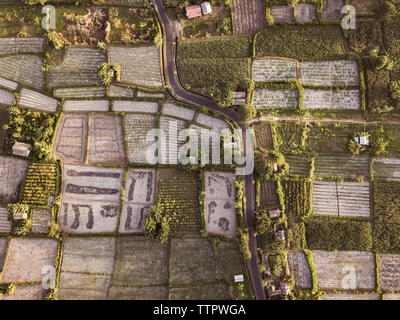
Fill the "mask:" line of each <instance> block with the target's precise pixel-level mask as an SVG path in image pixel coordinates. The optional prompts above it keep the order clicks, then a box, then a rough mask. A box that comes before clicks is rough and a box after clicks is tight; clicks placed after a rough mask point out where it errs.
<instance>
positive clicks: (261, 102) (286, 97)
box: [253, 89, 298, 109]
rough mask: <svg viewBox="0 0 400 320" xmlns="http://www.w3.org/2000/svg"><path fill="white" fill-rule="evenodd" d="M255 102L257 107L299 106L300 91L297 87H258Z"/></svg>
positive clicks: (255, 92)
mask: <svg viewBox="0 0 400 320" xmlns="http://www.w3.org/2000/svg"><path fill="white" fill-rule="evenodd" d="M253 104H254V106H255V107H256V108H258V109H262V108H274V109H275V108H276V109H278V108H297V105H298V91H297V90H295V89H256V90H255V91H254V97H253Z"/></svg>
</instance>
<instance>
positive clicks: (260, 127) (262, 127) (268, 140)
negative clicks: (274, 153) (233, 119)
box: [253, 122, 274, 150]
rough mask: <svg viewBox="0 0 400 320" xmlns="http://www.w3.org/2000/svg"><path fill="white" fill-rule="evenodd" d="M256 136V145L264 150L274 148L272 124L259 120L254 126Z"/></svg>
mask: <svg viewBox="0 0 400 320" xmlns="http://www.w3.org/2000/svg"><path fill="white" fill-rule="evenodd" d="M253 129H254V133H255V136H256V141H255V143H256V147H257V148H258V149H262V150H269V149H272V148H273V143H274V142H273V139H272V131H271V125H270V124H268V123H264V122H259V123H256V124H254V126H253Z"/></svg>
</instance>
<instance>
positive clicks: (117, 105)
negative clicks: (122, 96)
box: [112, 101, 158, 113]
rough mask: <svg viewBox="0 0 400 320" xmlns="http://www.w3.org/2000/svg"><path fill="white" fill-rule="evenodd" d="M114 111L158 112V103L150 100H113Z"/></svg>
mask: <svg viewBox="0 0 400 320" xmlns="http://www.w3.org/2000/svg"><path fill="white" fill-rule="evenodd" d="M112 109H113V111H117V112H145V113H157V111H158V103H157V102H148V101H113V103H112Z"/></svg>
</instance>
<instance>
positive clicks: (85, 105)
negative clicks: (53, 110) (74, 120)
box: [62, 100, 110, 112]
mask: <svg viewBox="0 0 400 320" xmlns="http://www.w3.org/2000/svg"><path fill="white" fill-rule="evenodd" d="M62 108H63V110H64V111H76V112H91V111H92V112H93V111H98V112H107V111H108V110H109V109H110V106H109V102H108V101H107V100H68V101H65V102H64V104H63V106H62Z"/></svg>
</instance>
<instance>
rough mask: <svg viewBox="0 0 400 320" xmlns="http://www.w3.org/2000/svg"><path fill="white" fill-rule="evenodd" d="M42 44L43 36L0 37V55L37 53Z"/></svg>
mask: <svg viewBox="0 0 400 320" xmlns="http://www.w3.org/2000/svg"><path fill="white" fill-rule="evenodd" d="M43 44H44V38H1V39H0V55H8V54H16V53H39V52H40V51H41V50H42V48H43Z"/></svg>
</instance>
